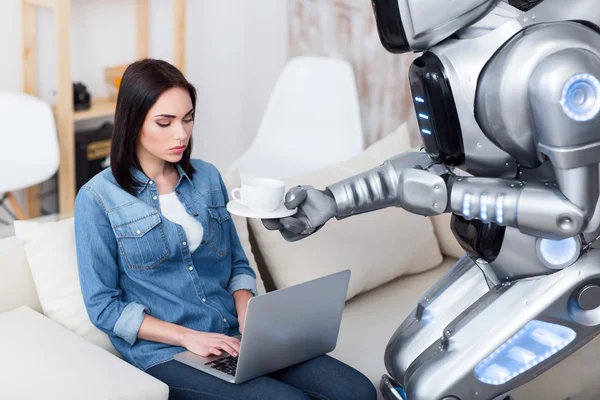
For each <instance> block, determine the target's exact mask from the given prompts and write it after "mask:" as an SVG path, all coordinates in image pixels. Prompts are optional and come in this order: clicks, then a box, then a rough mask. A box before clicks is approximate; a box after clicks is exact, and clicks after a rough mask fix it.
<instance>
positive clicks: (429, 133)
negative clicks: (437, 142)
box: [421, 129, 431, 135]
mask: <svg viewBox="0 0 600 400" xmlns="http://www.w3.org/2000/svg"><path fill="white" fill-rule="evenodd" d="M421 132H423V133H424V134H426V135H431V131H430V130H429V129H421Z"/></svg>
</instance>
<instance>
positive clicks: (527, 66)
mask: <svg viewBox="0 0 600 400" xmlns="http://www.w3.org/2000/svg"><path fill="white" fill-rule="evenodd" d="M588 43H589V44H588ZM580 47H581V48H590V47H591V48H600V36H599V35H596V34H594V32H593V31H592V30H591V29H589V28H587V27H585V26H583V25H581V24H578V23H574V22H561V23H555V24H551V25H544V24H541V25H536V26H533V27H530V28H528V29H527V30H526V31H523V32H520V33H519V34H517V35H516V36H515V37H514V38H512V39H511V41H510V42H509V43H508V44H507V45H506V46H505V47H503V48H502V50H501V51H500V52H499V53H497V54H496V55H495V56H494V58H493V59H492V60H491V61H490V62H489V63H488V65H486V68H485V70H484V71H483V73H482V76H481V79H480V82H479V88H478V94H477V98H476V99H475V101H476V104H475V114H476V116H477V120H478V121H479V123H480V124H481V127H482V129H483V130H484V132H485V133H486V135H487V136H488V137H489V138H490V139H491V140H492V141H494V143H497V144H498V145H499V146H500V147H501V148H503V149H505V150H506V151H507V152H508V153H509V154H511V155H512V156H513V157H515V158H516V159H517V161H518V162H519V163H520V164H522V165H524V166H525V167H528V168H533V167H536V166H538V165H540V164H541V162H542V159H541V158H540V156H539V155H538V153H537V141H536V136H535V135H536V133H539V134H541V135H542V137H541V138H540V139H542V140H541V142H542V144H544V145H545V146H548V145H550V146H552V145H555V144H556V143H555V142H554V141H550V142H544V140H543V135H545V134H546V133H545V132H546V131H548V129H547V127H551V126H553V125H557V126H556V127H555V129H554V130H553V131H555V132H556V134H555V135H554V136H555V137H562V138H564V140H574V136H575V137H576V136H577V135H576V134H575V133H573V134H569V135H565V134H564V132H565V131H567V130H568V131H571V130H573V129H576V130H577V129H579V130H580V129H582V128H581V127H582V126H583V125H581V124H580V125H579V126H577V125H576V124H574V123H573V122H574V121H572V120H571V121H568V117H567V116H566V115H565V114H564V113H563V112H562V107H561V106H560V104H558V102H559V100H560V93H562V86H563V85H564V83H565V82H566V81H567V80H568V79H569V78H571V76H573V75H574V73H571V74H570V75H569V71H575V70H577V68H576V65H577V63H576V61H570V62H569V63H567V64H565V63H559V62H558V61H559V60H556V61H557V62H554V61H552V60H553V59H552V55H553V54H555V53H557V52H560V51H563V50H565V49H571V48H580ZM590 54H591V53H590ZM568 56H569V55H568V54H564V56H563V57H567V58H568ZM549 57H550V59H549V61H548V63H549V64H548V66H547V67H543V65H544V62H545V61H544V60H546V59H548V58H549ZM540 64H542V67H540ZM559 65H560V67H559V68H556V67H557V66H559ZM571 65H572V67H571V69H569V67H570V66H571ZM538 68H541V69H540V70H538ZM549 68H554V69H553V70H552V71H549V70H548V69H549ZM598 68H599V70H600V67H598ZM515 71H518V72H519V73H518V74H516V73H515ZM536 71H537V72H536ZM585 71H586V70H584V71H582V72H585ZM565 74H566V75H568V77H566V76H563V75H565ZM558 75H560V76H558ZM557 86H560V87H557ZM530 89H533V94H532V96H533V97H532V98H531V99H530V97H529V92H530ZM549 91H550V92H551V93H549ZM557 91H558V97H556V96H557V93H555V92H557ZM549 102H550V103H549ZM532 104H536V105H538V106H539V108H537V109H538V114H537V115H538V117H537V118H536V121H537V124H538V126H536V125H534V123H533V122H534V121H533V120H532V118H531V116H532V115H534V116H535V115H536V114H535V109H534V108H533V107H532ZM563 117H564V118H563ZM557 120H560V121H561V122H562V123H560V124H557ZM567 122H569V123H568V124H567ZM538 128H539V129H541V131H540V132H537V130H538ZM544 128H546V129H544ZM588 128H589V127H588ZM562 144H565V143H562ZM570 144H571V145H574V144H577V143H576V142H575V141H573V142H572V143H570Z"/></svg>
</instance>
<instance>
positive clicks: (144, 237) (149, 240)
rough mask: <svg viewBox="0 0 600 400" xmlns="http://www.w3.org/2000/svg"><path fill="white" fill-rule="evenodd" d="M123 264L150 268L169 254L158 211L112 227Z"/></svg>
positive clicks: (140, 268) (134, 267)
mask: <svg viewBox="0 0 600 400" xmlns="http://www.w3.org/2000/svg"><path fill="white" fill-rule="evenodd" d="M113 229H114V232H115V235H116V237H117V242H118V243H119V249H120V251H121V255H122V256H123V259H124V260H125V266H126V267H127V268H129V269H138V270H142V269H152V268H154V267H156V266H157V265H158V264H160V263H161V262H163V261H164V260H165V259H166V258H167V257H168V256H169V247H168V243H167V238H166V237H165V233H164V229H163V226H162V222H161V219H160V215H159V214H158V212H156V213H152V214H149V215H146V216H143V217H139V218H136V219H134V220H131V221H129V222H124V223H120V224H119V225H117V226H114V227H113Z"/></svg>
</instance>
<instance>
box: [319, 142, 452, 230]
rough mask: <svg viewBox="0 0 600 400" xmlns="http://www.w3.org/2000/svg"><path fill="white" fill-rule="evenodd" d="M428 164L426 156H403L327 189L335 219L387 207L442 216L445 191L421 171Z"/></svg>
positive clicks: (442, 184) (439, 182) (438, 181)
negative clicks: (335, 208)
mask: <svg viewBox="0 0 600 400" xmlns="http://www.w3.org/2000/svg"><path fill="white" fill-rule="evenodd" d="M431 163H432V161H431V159H430V158H429V156H428V155H427V154H426V153H423V152H412V153H410V152H409V153H404V154H400V155H398V156H396V157H394V158H391V159H389V160H387V161H386V162H384V163H383V164H382V165H380V166H379V167H376V168H373V169H371V170H369V171H366V172H363V173H361V174H358V175H355V176H353V177H350V178H348V179H345V180H343V181H341V182H337V183H334V184H332V185H329V186H327V189H329V191H330V192H331V193H332V194H333V197H334V198H335V201H336V204H337V215H336V216H337V218H338V219H341V218H345V217H348V216H350V215H355V214H360V213H363V212H368V211H373V210H377V209H380V208H384V207H390V206H396V207H402V208H404V209H405V210H407V211H410V212H412V213H415V214H420V215H438V214H441V213H442V212H444V210H445V209H446V205H447V202H448V191H447V188H446V182H445V181H444V179H442V178H441V177H440V176H438V175H436V174H434V173H432V172H428V171H425V170H424V169H425V168H427V167H429V165H430V164H431ZM442 171H446V170H445V169H443V170H442Z"/></svg>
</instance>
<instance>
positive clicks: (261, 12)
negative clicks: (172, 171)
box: [0, 0, 289, 218]
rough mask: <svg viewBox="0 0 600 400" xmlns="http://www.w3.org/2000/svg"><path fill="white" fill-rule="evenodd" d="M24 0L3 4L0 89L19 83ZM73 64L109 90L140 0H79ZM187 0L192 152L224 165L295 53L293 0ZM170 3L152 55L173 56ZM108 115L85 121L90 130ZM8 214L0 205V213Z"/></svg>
mask: <svg viewBox="0 0 600 400" xmlns="http://www.w3.org/2000/svg"><path fill="white" fill-rule="evenodd" d="M20 3H21V1H20V0H2V4H1V5H0V7H1V8H0V37H2V38H3V39H4V40H3V48H2V52H1V55H0V90H16V91H21V90H22V86H23V79H22V34H21V29H22V25H21V7H20ZM71 3H72V10H71V21H72V24H71V54H72V58H71V60H72V61H71V69H72V76H73V80H74V81H82V82H83V83H84V84H86V85H87V86H88V89H89V90H90V92H91V93H92V95H94V96H106V95H107V93H106V89H105V87H104V83H103V76H102V74H103V68H104V67H106V66H110V65H115V64H120V63H126V62H130V61H132V60H134V59H135V55H136V53H135V1H134V0H102V1H97V0H71ZM235 5H236V7H232V2H224V1H214V0H188V1H187V20H186V22H187V30H186V47H187V65H186V69H187V71H186V75H187V77H188V79H189V80H190V81H191V82H192V84H194V85H195V86H196V88H197V90H198V104H197V110H198V111H197V119H196V124H195V129H194V140H195V148H194V153H193V156H195V157H200V158H203V159H205V160H207V161H210V162H212V163H214V164H215V165H216V166H217V167H218V168H219V169H221V170H222V171H225V170H226V169H227V167H228V166H229V165H230V163H231V162H232V161H233V160H235V158H236V157H237V156H238V155H239V154H241V152H242V151H243V150H244V149H245V148H246V147H247V146H248V145H249V144H250V142H251V141H252V138H253V137H254V134H255V133H256V130H257V128H258V126H259V123H260V119H261V117H262V113H263V111H264V109H265V106H266V103H267V100H268V97H269V94H270V92H271V90H272V88H273V86H274V84H275V81H276V79H277V76H278V74H279V72H280V71H281V69H282V68H283V65H284V64H285V62H286V60H287V58H288V21H289V17H288V8H289V6H288V1H287V0H260V7H257V3H256V2H250V1H243V2H235ZM170 10H171V2H170V1H167V0H150V56H151V57H155V58H164V59H166V60H168V61H171V60H172V48H171V47H172V46H171V43H172V33H171V32H172V26H173V24H172V17H171V13H170ZM53 34H54V31H53V26H52V15H51V12H50V11H48V10H43V9H40V12H39V18H38V54H39V89H40V96H41V97H42V98H43V99H44V100H46V101H48V102H51V103H52V102H54V98H55V95H54V89H55V82H56V79H55V77H56V67H55V65H56V63H55V61H56V60H55V56H54V54H55V53H54V37H53ZM101 122H102V121H98V120H97V121H92V122H87V123H85V124H83V125H77V126H76V129H86V128H88V127H90V126H94V125H98V124H99V123H101ZM1 217H2V213H1V212H0V218H1Z"/></svg>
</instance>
